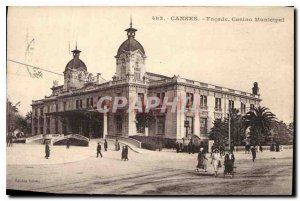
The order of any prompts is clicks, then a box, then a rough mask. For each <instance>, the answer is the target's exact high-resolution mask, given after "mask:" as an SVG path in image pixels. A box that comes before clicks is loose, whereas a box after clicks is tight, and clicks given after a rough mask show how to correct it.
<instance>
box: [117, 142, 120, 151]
mask: <svg viewBox="0 0 300 201" xmlns="http://www.w3.org/2000/svg"><path fill="white" fill-rule="evenodd" d="M117 149H118V151H120V143H119V142H118V144H117Z"/></svg>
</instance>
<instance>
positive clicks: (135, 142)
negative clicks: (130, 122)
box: [106, 135, 142, 148]
mask: <svg viewBox="0 0 300 201" xmlns="http://www.w3.org/2000/svg"><path fill="white" fill-rule="evenodd" d="M106 137H107V139H118V140H119V141H120V142H125V143H128V144H131V145H133V146H135V147H137V148H142V143H141V142H140V141H138V140H136V139H133V138H128V137H124V136H118V135H107V136H106Z"/></svg>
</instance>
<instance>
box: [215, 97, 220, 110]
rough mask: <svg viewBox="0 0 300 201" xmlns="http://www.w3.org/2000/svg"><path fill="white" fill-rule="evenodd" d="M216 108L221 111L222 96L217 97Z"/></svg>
mask: <svg viewBox="0 0 300 201" xmlns="http://www.w3.org/2000/svg"><path fill="white" fill-rule="evenodd" d="M215 110H216V111H221V110H222V107H221V98H216V99H215Z"/></svg>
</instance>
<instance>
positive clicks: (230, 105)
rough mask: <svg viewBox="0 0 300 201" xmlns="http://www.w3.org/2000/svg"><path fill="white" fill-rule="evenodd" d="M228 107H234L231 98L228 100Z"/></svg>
mask: <svg viewBox="0 0 300 201" xmlns="http://www.w3.org/2000/svg"><path fill="white" fill-rule="evenodd" d="M228 108H229V109H230V110H231V109H233V108H234V101H233V100H229V101H228Z"/></svg>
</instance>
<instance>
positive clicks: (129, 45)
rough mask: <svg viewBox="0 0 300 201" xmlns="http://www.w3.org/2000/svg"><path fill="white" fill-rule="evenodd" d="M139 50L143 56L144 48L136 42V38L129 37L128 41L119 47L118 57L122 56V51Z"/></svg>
mask: <svg viewBox="0 0 300 201" xmlns="http://www.w3.org/2000/svg"><path fill="white" fill-rule="evenodd" d="M138 49H139V50H141V52H142V53H143V54H145V50H144V48H143V46H142V45H141V44H140V43H139V42H138V41H137V40H135V39H134V37H128V39H127V40H125V41H124V42H123V43H122V44H121V46H120V47H119V49H118V53H117V55H120V54H121V52H122V50H125V51H127V52H129V51H136V50H138Z"/></svg>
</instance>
